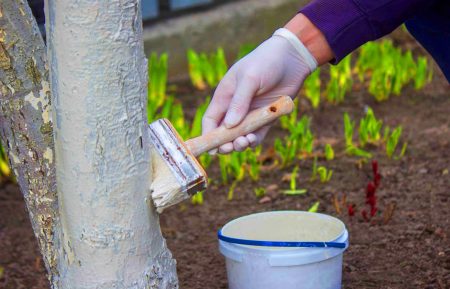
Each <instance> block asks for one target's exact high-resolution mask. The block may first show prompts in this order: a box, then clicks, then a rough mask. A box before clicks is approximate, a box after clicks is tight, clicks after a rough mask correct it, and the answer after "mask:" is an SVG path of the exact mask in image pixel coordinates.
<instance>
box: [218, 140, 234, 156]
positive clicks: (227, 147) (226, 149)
mask: <svg viewBox="0 0 450 289" xmlns="http://www.w3.org/2000/svg"><path fill="white" fill-rule="evenodd" d="M233 150H234V146H233V143H232V142H229V143H226V144H223V145H221V146H220V147H219V153H220V154H229V153H231V152H232V151H233Z"/></svg>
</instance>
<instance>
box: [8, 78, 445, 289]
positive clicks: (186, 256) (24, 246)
mask: <svg viewBox="0 0 450 289" xmlns="http://www.w3.org/2000/svg"><path fill="white" fill-rule="evenodd" d="M189 105H191V106H192V107H195V101H194V102H192V100H191V101H190V102H189ZM366 105H369V106H370V107H372V108H373V110H374V111H375V114H376V115H377V117H379V118H381V119H383V121H384V122H385V123H386V124H388V125H390V126H395V125H399V124H401V125H402V126H403V127H404V136H403V139H406V140H407V141H408V144H409V145H408V150H407V153H406V155H405V157H404V158H402V159H401V160H390V159H388V158H387V157H386V155H385V153H384V151H383V150H381V149H374V150H373V151H374V152H375V157H374V158H375V159H376V160H378V162H379V167H380V172H381V175H382V181H381V187H380V189H379V191H378V198H379V207H380V211H385V209H386V207H387V206H389V205H390V204H393V203H395V204H396V209H395V211H394V214H393V217H392V218H391V220H390V221H389V222H388V223H387V224H383V215H382V214H383V213H382V212H380V213H379V215H378V216H376V218H375V219H374V220H373V221H372V222H365V221H364V220H363V218H362V217H361V215H360V213H359V211H358V212H357V214H356V215H355V216H354V217H353V218H350V217H349V216H348V214H347V212H346V209H345V208H343V212H342V213H341V214H338V212H337V211H336V209H335V206H333V196H335V195H337V196H338V198H339V199H342V197H343V196H344V195H346V196H347V202H351V203H355V204H356V205H357V206H359V207H362V206H364V196H365V187H366V184H367V182H368V180H369V177H370V174H371V169H370V164H364V165H362V167H361V168H358V167H357V165H356V163H357V162H356V160H357V159H356V158H352V157H348V156H338V157H337V159H335V160H333V161H329V162H325V161H323V160H322V161H320V164H323V165H325V166H327V167H329V168H332V169H333V171H334V174H333V177H332V179H331V181H330V182H329V183H327V184H322V183H319V182H309V181H308V179H309V177H310V174H311V167H312V161H311V160H306V161H301V162H300V161H299V162H298V165H299V166H300V184H299V186H300V187H302V188H306V189H308V193H307V194H305V195H301V196H285V195H283V194H280V193H278V192H279V191H280V190H281V189H283V188H287V187H288V186H289V185H288V184H287V183H284V182H282V181H281V179H282V177H283V176H284V175H285V174H286V173H289V172H290V171H291V170H292V167H290V168H286V169H284V170H278V169H276V170H272V171H269V172H265V173H263V175H262V178H261V181H260V182H258V183H253V182H251V181H245V182H244V183H242V184H241V185H239V186H238V188H237V190H236V191H235V197H234V199H233V200H232V201H227V190H228V188H227V187H225V186H222V185H219V184H217V183H213V184H212V186H211V188H210V190H209V191H207V193H206V194H205V203H204V204H203V205H201V206H199V205H197V206H194V205H191V204H190V203H189V202H185V203H183V204H182V205H180V206H177V207H174V208H171V209H169V210H168V211H167V212H165V213H164V214H163V215H162V217H161V224H162V228H163V233H164V235H165V237H166V238H167V242H168V245H169V247H170V248H171V250H172V252H173V255H174V257H175V258H176V259H177V261H178V274H179V279H180V287H181V288H187V289H205V288H207V289H218V288H227V279H226V272H225V264H224V259H223V257H222V256H221V255H220V253H219V251H218V244H217V239H216V232H217V230H218V229H219V228H220V227H221V226H223V225H224V224H225V223H226V222H228V221H230V220H232V219H233V218H235V217H238V216H242V215H245V214H250V213H254V212H261V211H269V210H284V209H294V210H306V209H308V208H309V206H310V205H311V204H312V203H314V202H315V201H317V200H318V201H320V207H319V211H320V212H324V213H327V214H331V215H334V216H337V217H339V218H341V219H342V220H343V221H344V222H345V223H346V226H347V227H348V229H349V232H350V242H351V245H350V248H349V249H348V251H347V252H346V253H345V256H344V269H343V283H344V285H343V288H347V289H364V288H385V289H388V288H389V289H394V288H395V289H397V288H401V289H411V288H427V289H432V288H436V289H446V288H450V240H449V238H450V229H449V228H450V174H449V170H450V86H449V85H448V84H447V83H446V81H445V80H444V79H443V78H442V76H440V75H438V76H437V77H436V78H435V80H434V81H433V83H432V84H430V85H428V86H427V88H426V89H425V90H423V91H420V92H415V91H414V90H413V89H412V88H407V89H406V90H405V92H404V93H403V94H402V96H400V97H392V99H390V100H389V101H386V102H383V103H376V102H374V101H373V99H372V98H371V97H370V96H369V95H367V94H365V93H359V92H356V93H353V94H352V96H351V97H349V98H348V99H347V100H346V101H345V103H344V104H343V105H339V106H331V105H325V106H324V107H322V108H321V109H320V110H318V111H313V110H311V109H310V108H309V106H308V105H307V104H305V103H303V105H302V113H306V114H308V115H310V116H312V125H313V132H314V133H315V135H316V137H317V139H318V146H320V145H323V143H325V142H329V141H330V140H331V141H334V142H336V148H337V150H338V151H339V148H342V147H343V124H342V114H343V112H349V114H350V115H351V116H352V118H353V119H357V118H358V119H359V118H360V117H361V116H362V115H363V113H364V107H365V106H366ZM273 131H277V130H273ZM276 134H278V133H274V132H272V134H271V138H273V137H274V135H276ZM266 143H267V144H270V143H272V140H271V139H269V140H267V142H266ZM338 155H339V153H338ZM218 173H219V171H218V165H217V163H216V164H214V165H212V167H211V168H210V169H209V174H210V176H212V177H213V178H214V177H217V179H218ZM274 184H276V185H277V186H278V187H279V188H280V189H279V190H276V191H275V192H273V193H272V194H271V196H272V198H271V200H270V201H268V202H267V203H263V204H261V203H259V199H258V198H257V197H256V196H255V194H254V192H253V189H254V188H255V187H268V186H270V185H274ZM358 210H359V209H358ZM0 266H1V267H2V268H4V273H3V276H2V277H0V288H4V289H46V288H48V283H47V280H46V277H45V269H44V266H43V263H42V260H41V257H40V256H39V251H38V248H37V242H36V241H35V239H34V236H33V233H32V230H31V226H30V222H29V220H28V215H27V212H26V209H25V207H24V202H23V199H22V196H21V194H20V192H19V189H18V187H17V186H16V185H15V184H13V183H10V182H6V183H5V182H4V183H2V184H0Z"/></svg>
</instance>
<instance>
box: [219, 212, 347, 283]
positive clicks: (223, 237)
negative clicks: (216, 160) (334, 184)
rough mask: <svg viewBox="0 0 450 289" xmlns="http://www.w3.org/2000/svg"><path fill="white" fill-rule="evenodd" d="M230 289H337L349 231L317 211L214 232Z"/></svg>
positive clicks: (246, 221) (259, 217) (256, 218)
mask: <svg viewBox="0 0 450 289" xmlns="http://www.w3.org/2000/svg"><path fill="white" fill-rule="evenodd" d="M218 236H219V249H220V252H221V253H222V254H223V255H224V256H225V258H226V267H227V275H228V284H229V288H230V289H340V288H341V283H342V255H343V252H344V251H345V250H346V249H347V248H348V232H347V230H346V228H345V225H344V223H342V222H341V221H340V220H338V219H336V218H334V217H331V216H328V215H324V214H318V213H309V212H302V211H275V212H266V213H258V214H252V215H248V216H245V217H241V218H238V219H235V220H233V221H231V222H229V223H228V224H226V225H225V226H224V227H223V228H222V229H221V230H220V231H219V233H218Z"/></svg>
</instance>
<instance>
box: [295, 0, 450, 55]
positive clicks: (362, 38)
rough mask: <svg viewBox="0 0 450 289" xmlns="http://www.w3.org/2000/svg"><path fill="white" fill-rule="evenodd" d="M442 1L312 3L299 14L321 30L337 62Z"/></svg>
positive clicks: (339, 0)
mask: <svg viewBox="0 0 450 289" xmlns="http://www.w3.org/2000/svg"><path fill="white" fill-rule="evenodd" d="M439 1H445V0H376V1H374V0H312V1H311V2H310V3H309V4H308V5H306V6H305V7H303V8H302V9H301V10H300V13H301V14H299V15H304V18H306V19H307V20H308V21H310V22H311V25H313V26H314V27H315V28H316V29H317V30H319V31H321V33H322V36H323V37H324V38H325V39H326V42H327V44H328V45H329V48H330V49H331V50H332V51H333V54H334V57H333V58H332V59H330V60H333V61H332V62H333V63H336V62H339V61H340V60H341V59H342V58H344V57H345V56H346V55H347V54H349V53H350V52H352V51H353V50H355V49H356V48H358V47H359V46H361V45H362V44H364V43H366V42H368V41H371V40H375V39H377V38H379V37H381V36H384V35H386V34H388V33H390V32H391V31H392V30H394V29H395V28H396V27H398V26H399V25H401V24H402V23H403V22H405V21H406V20H407V19H409V18H411V17H412V16H413V15H415V14H416V13H418V12H420V11H422V10H424V9H427V8H428V7H430V5H432V4H434V3H436V2H439ZM294 18H301V16H296V17H294ZM300 22H301V21H300Z"/></svg>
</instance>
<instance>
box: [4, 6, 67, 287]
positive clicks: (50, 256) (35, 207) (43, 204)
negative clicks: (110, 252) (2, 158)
mask: <svg viewBox="0 0 450 289" xmlns="http://www.w3.org/2000/svg"><path fill="white" fill-rule="evenodd" d="M0 136H1V141H2V143H3V144H4V146H5V149H6V150H7V153H8V157H9V161H10V165H11V168H12V169H13V171H14V173H15V176H16V179H17V182H18V184H19V186H20V189H21V191H22V194H23V196H24V199H25V203H26V205H27V208H28V212H29V215H30V220H31V224H32V227H33V230H34V233H35V235H36V238H37V240H38V243H39V246H40V249H41V252H42V255H43V259H44V263H45V265H46V267H47V270H48V272H49V279H50V282H51V284H54V286H53V288H58V287H57V279H58V271H57V264H56V262H57V250H56V248H57V246H58V241H57V240H58V230H57V229H58V227H59V226H58V218H57V212H58V208H57V204H58V202H57V195H56V186H55V185H56V177H55V169H54V167H55V166H54V158H53V156H54V153H53V136H52V119H51V105H50V88H49V83H48V68H47V66H46V54H45V45H44V41H43V39H42V37H41V34H40V33H39V29H38V26H37V24H36V21H35V20H34V17H33V15H32V13H31V10H30V8H29V7H28V3H27V2H26V1H24V0H2V1H1V2H0Z"/></svg>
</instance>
